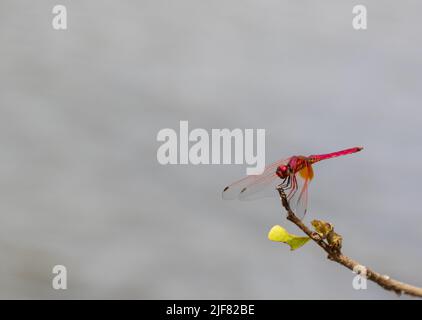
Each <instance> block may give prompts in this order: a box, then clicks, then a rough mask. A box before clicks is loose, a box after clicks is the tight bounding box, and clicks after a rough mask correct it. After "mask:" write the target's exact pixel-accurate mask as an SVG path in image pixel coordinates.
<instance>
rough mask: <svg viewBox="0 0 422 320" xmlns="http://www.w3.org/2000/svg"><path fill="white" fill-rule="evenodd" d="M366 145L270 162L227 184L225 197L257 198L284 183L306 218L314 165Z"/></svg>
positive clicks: (287, 191)
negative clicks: (257, 171) (255, 171)
mask: <svg viewBox="0 0 422 320" xmlns="http://www.w3.org/2000/svg"><path fill="white" fill-rule="evenodd" d="M362 149H363V148H362V147H354V148H349V149H345V150H341V151H336V152H331V153H326V154H317V155H310V156H307V157H305V156H292V157H289V158H287V159H283V160H278V161H276V162H274V163H272V164H270V165H268V166H266V167H265V169H264V171H263V173H262V174H260V175H250V176H247V177H246V178H243V179H241V180H238V181H236V182H234V183H232V184H230V185H228V186H227V187H225V188H224V190H223V195H222V196H223V199H228V200H230V199H240V200H253V199H256V198H262V197H265V196H268V195H271V194H272V195H274V194H275V192H274V188H275V187H281V188H282V189H283V190H284V191H285V193H286V195H287V200H288V202H289V205H290V206H291V207H292V208H293V210H294V211H295V212H296V214H297V215H298V216H299V217H301V218H303V217H304V216H305V214H306V211H307V208H308V188H309V183H310V182H311V180H312V179H313V177H314V171H313V168H312V165H313V164H315V163H317V162H319V161H322V160H327V159H331V158H336V157H340V156H345V155H348V154H352V153H356V152H359V151H361V150H362ZM269 191H270V192H271V193H269Z"/></svg>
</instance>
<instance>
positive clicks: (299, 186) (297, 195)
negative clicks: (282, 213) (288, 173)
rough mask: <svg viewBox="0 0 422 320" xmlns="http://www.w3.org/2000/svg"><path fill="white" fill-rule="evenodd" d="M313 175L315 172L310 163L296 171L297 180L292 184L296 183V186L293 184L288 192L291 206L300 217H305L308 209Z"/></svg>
mask: <svg viewBox="0 0 422 320" xmlns="http://www.w3.org/2000/svg"><path fill="white" fill-rule="evenodd" d="M313 176H314V172H313V169H312V166H311V165H310V164H308V165H307V166H305V167H304V168H303V169H302V170H300V171H299V172H297V173H296V175H295V179H294V180H295V181H294V182H292V184H294V183H295V184H296V186H293V185H292V187H291V189H290V190H288V192H286V194H287V195H288V200H289V204H290V208H291V209H292V210H293V212H294V213H295V214H296V215H297V216H298V217H299V218H300V219H303V218H304V217H305V215H306V211H307V209H308V189H309V183H310V182H311V180H312V178H313ZM289 192H290V194H289Z"/></svg>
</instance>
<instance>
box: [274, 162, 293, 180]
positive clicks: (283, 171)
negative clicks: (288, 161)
mask: <svg viewBox="0 0 422 320" xmlns="http://www.w3.org/2000/svg"><path fill="white" fill-rule="evenodd" d="M291 171H292V170H291V169H290V166H289V165H282V166H278V167H277V171H276V172H275V173H276V174H277V176H279V178H281V179H285V178H287V177H288V176H289V175H290V174H291Z"/></svg>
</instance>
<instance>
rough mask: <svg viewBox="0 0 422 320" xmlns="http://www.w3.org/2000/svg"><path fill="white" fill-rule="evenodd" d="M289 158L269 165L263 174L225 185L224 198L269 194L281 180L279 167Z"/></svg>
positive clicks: (256, 196)
mask: <svg viewBox="0 0 422 320" xmlns="http://www.w3.org/2000/svg"><path fill="white" fill-rule="evenodd" d="M289 159H290V158H288V159H283V160H279V161H276V162H274V163H272V164H270V165H268V166H267V167H266V168H265V170H264V172H263V173H262V174H260V175H250V176H247V177H245V178H243V179H241V180H238V181H236V182H234V183H232V184H231V185H229V186H227V187H225V188H224V190H223V194H222V196H223V199H226V200H231V199H240V200H253V199H256V198H262V197H265V196H268V195H269V194H270V191H271V187H274V186H275V185H277V184H278V183H280V182H281V180H280V178H279V177H278V176H277V174H276V170H277V167H278V166H280V165H285V164H287V163H288V162H289Z"/></svg>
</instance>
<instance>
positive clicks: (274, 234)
mask: <svg viewBox="0 0 422 320" xmlns="http://www.w3.org/2000/svg"><path fill="white" fill-rule="evenodd" d="M268 239H269V240H271V241H276V242H283V243H286V244H288V245H289V246H290V250H296V249H298V248H300V247H301V246H303V245H304V244H305V243H306V242H308V241H309V237H299V236H296V235H294V234H291V233H289V232H288V231H287V230H286V229H284V228H283V227H282V226H279V225H276V226H274V227H272V228H271V230H270V232H269V233H268Z"/></svg>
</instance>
